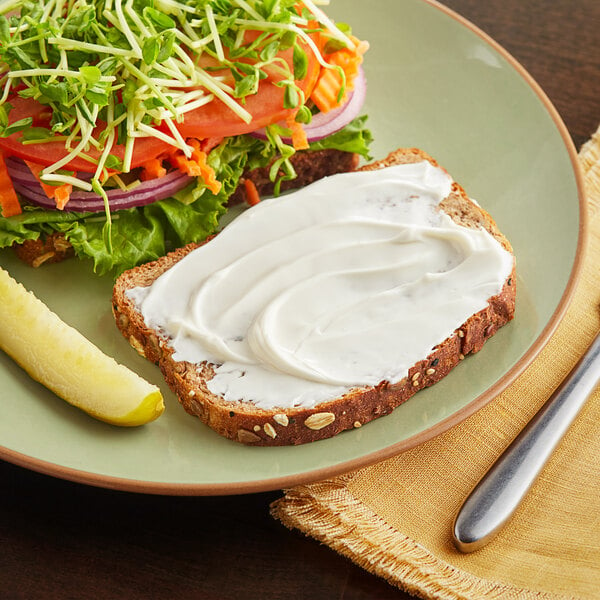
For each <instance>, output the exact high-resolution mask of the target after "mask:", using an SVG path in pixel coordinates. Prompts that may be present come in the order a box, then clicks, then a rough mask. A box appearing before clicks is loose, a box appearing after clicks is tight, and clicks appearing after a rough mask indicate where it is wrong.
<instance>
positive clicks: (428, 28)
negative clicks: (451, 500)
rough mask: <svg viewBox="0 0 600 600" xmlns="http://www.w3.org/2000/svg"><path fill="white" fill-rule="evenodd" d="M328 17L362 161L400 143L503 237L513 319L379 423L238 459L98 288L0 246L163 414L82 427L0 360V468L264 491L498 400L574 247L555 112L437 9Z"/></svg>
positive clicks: (106, 286) (480, 37)
mask: <svg viewBox="0 0 600 600" xmlns="http://www.w3.org/2000/svg"><path fill="white" fill-rule="evenodd" d="M374 7H376V9H375V8H374ZM330 14H331V15H332V16H334V17H335V18H337V19H338V20H344V21H348V22H350V23H352V24H353V25H354V30H355V33H356V34H357V35H358V36H359V37H361V38H363V39H367V40H369V41H370V43H371V50H370V51H369V53H368V54H367V57H366V61H365V63H366V64H365V71H366V74H367V79H368V95H367V98H368V99H367V103H366V106H365V112H366V113H368V114H369V115H370V126H371V129H372V131H373V133H374V135H375V139H376V142H375V144H374V147H373V152H374V155H375V157H376V158H382V157H384V156H385V155H386V154H387V153H388V152H389V151H390V150H393V149H395V148H397V147H400V146H418V147H420V148H422V149H424V150H425V151H427V152H428V153H429V154H431V155H433V156H434V157H435V158H436V159H438V161H439V162H440V163H441V164H442V165H443V166H445V167H446V168H447V169H448V170H449V171H450V172H451V173H452V174H453V176H454V177H455V179H456V180H457V181H458V182H460V183H461V184H462V185H463V186H464V187H465V188H466V189H467V192H468V193H469V194H470V195H471V196H472V197H473V198H475V199H477V200H478V201H479V202H480V203H481V204H482V205H483V206H484V207H485V208H486V209H487V210H488V211H489V212H490V213H491V214H492V215H493V216H494V218H495V219H496V221H497V223H498V225H499V226H500V228H501V230H502V231H503V232H504V234H505V235H506V236H507V237H508V238H509V239H510V240H511V242H512V244H513V246H514V250H515V253H516V256H517V264H518V305H517V306H518V308H517V316H516V318H515V320H514V321H513V322H512V323H511V324H509V325H508V326H506V327H505V328H503V329H502V330H501V331H500V332H499V333H498V334H497V335H496V336H494V337H493V338H492V339H491V340H490V341H489V342H488V343H487V344H486V347H485V348H484V349H483V351H482V352H480V353H478V354H476V355H474V356H471V357H469V358H468V359H467V360H465V361H464V362H463V363H462V364H461V365H460V366H459V367H457V368H456V369H455V370H454V371H453V372H452V373H451V374H450V375H449V376H448V377H446V378H445V379H444V380H443V381H441V382H440V383H438V384H437V385H435V386H433V387H432V388H429V389H428V390H425V391H422V392H419V393H418V394H417V395H416V396H415V397H413V398H412V399H411V400H410V401H408V402H407V403H406V404H404V405H403V406H401V407H399V408H398V409H396V410H395V411H394V413H392V414H391V415H389V416H386V417H384V418H381V419H378V420H376V421H374V422H372V423H370V424H368V425H366V426H364V427H362V428H361V429H357V430H354V431H348V432H345V433H343V434H341V435H339V436H337V437H335V438H333V439H329V440H324V441H321V442H316V443H312V444H306V445H303V446H297V447H284V448H252V447H245V446H242V445H240V444H237V443H235V442H232V441H229V440H226V439H224V438H221V437H219V436H218V435H217V434H215V433H213V432H212V431H211V430H210V429H208V428H207V427H205V426H204V425H203V424H202V423H201V422H200V421H199V420H197V419H195V418H194V417H191V416H188V415H187V414H186V413H185V412H184V411H183V409H182V408H181V407H180V406H179V404H178V402H177V400H176V398H175V397H174V396H173V394H171V393H170V392H169V390H168V389H167V387H166V386H165V385H164V383H163V380H162V376H161V374H160V372H159V370H158V368H156V367H155V366H154V365H152V364H150V363H149V362H147V361H145V360H144V359H142V358H140V357H138V356H137V354H136V353H135V352H134V351H133V350H132V349H131V348H130V346H129V345H128V343H127V341H126V340H125V339H124V338H123V337H122V336H121V334H120V333H119V332H118V330H117V328H116V326H115V325H114V322H113V317H112V314H111V305H110V297H111V287H112V280H111V279H110V278H99V277H97V276H95V275H93V274H92V273H91V270H90V268H89V266H88V265H87V264H84V263H80V262H79V261H75V260H71V261H66V262H65V263H62V264H58V265H50V266H45V267H42V268H40V269H38V270H34V269H31V268H29V267H25V266H23V265H22V264H19V263H18V262H17V261H16V260H15V259H14V257H13V255H12V253H11V252H9V251H5V252H3V253H0V264H1V265H2V266H3V267H5V268H6V269H8V270H9V271H10V272H11V273H12V275H13V276H14V277H15V278H16V279H18V280H20V281H21V282H22V283H23V284H24V285H25V286H26V287H28V288H29V289H31V290H33V291H34V292H35V293H36V295H38V297H39V298H41V299H42V300H44V301H45V302H46V303H47V304H48V305H49V306H50V307H51V308H52V309H53V310H54V311H55V312H56V313H58V314H59V315H60V316H61V317H62V318H63V319H64V320H65V321H66V322H68V323H70V324H71V325H73V326H75V327H76V328H78V329H79V330H80V331H81V332H82V333H84V334H85V335H86V336H88V337H89V338H90V339H91V340H92V341H93V342H95V343H96V344H97V345H98V346H99V347H100V348H102V349H103V350H104V351H105V352H107V353H108V354H110V355H112V356H114V357H115V358H116V359H117V360H119V361H120V362H123V363H125V364H126V365H128V366H129V367H131V368H132V369H134V370H135V371H137V372H138V373H139V374H140V375H142V376H143V377H145V378H147V379H149V380H150V381H153V382H155V383H157V384H158V385H160V386H161V387H162V389H163V392H164V395H165V401H166V411H165V413H164V415H163V416H162V417H161V418H160V419H158V420H157V421H155V422H153V423H151V424H149V425H146V426H144V427H140V428H137V429H121V428H117V427H113V426H110V425H106V424H104V423H100V422H97V421H95V420H93V419H92V418H90V417H88V416H87V415H86V414H84V413H82V412H80V411H79V410H77V409H75V408H72V407H71V406H69V405H68V404H66V403H65V402H63V401H62V400H60V399H59V398H57V397H56V396H54V395H53V394H52V393H50V392H48V391H47V390H46V389H45V388H43V387H42V386H40V385H38V384H37V383H35V382H34V381H32V380H31V379H29V378H28V377H27V376H26V375H25V374H24V372H23V371H22V370H21V369H20V368H19V367H18V366H17V365H15V364H14V363H13V362H12V361H11V360H10V359H9V358H8V357H7V356H5V355H2V356H0V390H2V391H1V396H2V401H1V408H2V418H1V419H0V457H2V458H4V459H6V460H8V461H11V462H14V463H16V464H20V465H22V466H25V467H28V468H31V469H34V470H37V471H41V472H44V473H48V474H52V475H55V476H58V477H63V478H66V479H71V480H75V481H80V482H85V483H89V484H93V485H99V486H105V487H110V488H118V489H125V490H134V491H142V492H151V493H165V494H199V495H200V494H230V493H231V494H233V493H244V492H251V491H260V490H268V489H277V488H281V487H285V486H289V485H293V484H297V483H300V482H307V481H311V480H316V479H319V478H324V477H327V476H332V475H334V474H338V473H341V472H344V471H348V470H351V469H354V468H357V467H359V466H363V465H366V464H369V463H372V462H375V461H377V460H381V459H383V458H386V457H388V456H391V455H393V454H395V453H398V452H401V451H403V450H406V449H408V448H410V447H413V446H415V445H417V444H419V443H422V442H423V441H425V440H427V439H430V438H432V437H433V436H435V435H438V434H439V433H441V432H442V431H445V430H446V429H448V428H449V427H451V426H452V425H454V424H456V423H458V422H460V421H461V420H463V419H465V418H466V417H467V416H468V415H470V414H472V413H473V412H474V411H475V410H477V409H479V408H481V407H482V406H484V405H485V404H486V403H487V402H488V401H489V400H491V399H492V398H493V397H494V396H495V395H496V394H497V393H499V392H500V391H501V390H502V389H504V388H505V387H506V386H507V385H508V384H509V383H510V382H511V381H512V380H513V379H514V378H515V377H516V376H517V375H518V374H519V373H520V372H521V371H522V370H523V369H524V368H525V367H526V366H527V365H528V364H529V363H530V362H531V361H532V360H533V358H534V357H535V356H536V354H537V353H538V352H539V351H540V349H541V348H542V347H543V345H544V344H545V343H546V341H547V339H548V337H549V336H550V334H551V333H552V331H553V330H554V328H555V327H556V325H557V324H558V322H559V320H560V318H561V316H562V315H563V313H564V311H565V309H566V305H567V303H568V301H569V299H570V297H571V294H572V290H573V287H574V282H575V279H576V278H577V274H578V271H579V262H580V261H579V258H580V255H581V248H582V245H583V238H584V237H585V236H584V234H585V227H584V222H583V219H584V211H583V209H582V207H583V200H582V197H583V194H582V184H581V178H580V175H579V173H578V171H577V166H576V153H575V150H574V148H573V146H572V143H571V141H570V138H569V136H568V134H567V132H566V129H565V127H564V125H563V123H562V122H561V120H560V118H559V117H558V115H557V113H556V111H555V110H554V108H553V107H552V106H551V104H550V102H549V101H548V99H547V98H546V97H545V95H544V94H543V92H542V91H541V90H540V89H539V87H538V86H537V85H536V84H535V82H534V81H533V80H532V79H531V77H530V76H529V75H527V73H525V71H524V70H523V68H522V67H520V66H519V65H518V64H517V63H516V62H515V61H514V59H512V58H511V57H510V56H509V55H508V54H507V53H506V52H505V51H504V50H503V49H502V48H500V47H499V46H498V45H497V44H496V43H495V42H493V41H492V40H490V39H489V38H488V37H487V36H486V35H485V34H483V33H482V32H480V31H478V30H477V29H476V28H475V27H473V26H472V25H471V24H469V23H467V22H465V21H464V20H462V19H461V18H460V17H458V16H457V15H456V14H454V13H451V12H450V11H448V10H447V9H445V8H443V7H441V6H440V5H437V4H434V3H431V2H429V1H426V0H403V1H402V2H397V1H394V0H385V1H384V0H380V1H379V2H377V3H367V2H364V0H344V1H343V2H342V1H341V0H338V1H337V2H334V3H333V6H332V7H331V10H330ZM39 343H40V344H43V343H44V340H40V341H39Z"/></svg>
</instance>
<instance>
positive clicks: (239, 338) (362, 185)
mask: <svg viewBox="0 0 600 600" xmlns="http://www.w3.org/2000/svg"><path fill="white" fill-rule="evenodd" d="M451 186H452V179H451V178H450V176H449V175H448V174H447V173H446V172H445V171H443V170H442V169H440V168H437V167H434V166H432V165H431V164H430V163H429V162H426V161H423V162H419V163H415V164H406V165H398V166H391V167H387V168H385V169H382V170H376V171H364V172H356V173H347V174H342V175H334V176H331V177H328V178H325V179H322V180H320V181H318V182H316V183H314V184H312V185H310V186H307V187H305V188H303V189H301V190H299V191H296V192H294V193H291V194H289V195H285V196H282V197H280V198H276V199H272V200H265V201H263V202H261V203H259V204H258V205H256V206H255V207H253V208H251V209H249V210H247V211H246V212H244V213H243V214H242V215H241V216H240V217H238V218H237V219H235V220H234V221H233V222H232V223H231V224H230V225H228V226H227V227H226V228H224V230H223V231H222V232H221V233H220V234H219V235H218V236H217V237H216V238H214V239H213V240H212V241H210V242H209V243H208V244H206V245H204V246H202V247H200V248H198V249H197V250H194V251H193V252H191V253H190V254H188V255H187V256H185V257H184V258H183V259H182V260H181V261H180V262H178V263H177V264H176V265H175V266H173V267H172V268H170V269H169V270H168V271H167V272H166V273H164V274H163V275H162V276H161V277H159V278H158V279H156V281H155V282H154V283H153V284H152V285H151V286H149V287H145V288H134V289H132V290H131V291H130V292H129V296H130V297H131V298H132V299H133V301H134V302H135V304H136V306H137V308H138V310H140V311H141V313H142V315H143V317H144V320H145V322H146V324H147V325H148V326H150V327H153V328H156V329H158V330H160V331H161V332H162V333H163V334H165V335H166V336H168V337H169V339H170V344H171V346H172V347H173V349H174V356H173V357H174V359H176V360H181V361H189V362H192V363H200V362H203V361H208V362H210V363H213V364H214V365H217V366H216V368H215V376H214V377H213V378H212V379H211V380H210V381H209V383H208V387H209V389H210V390H211V391H212V392H213V393H215V394H218V395H221V396H223V397H224V398H225V399H226V400H242V401H251V402H253V403H254V404H255V405H256V406H258V407H260V408H264V409H271V408H274V407H280V408H290V407H295V406H302V407H312V406H315V405H317V404H319V403H321V402H323V401H326V400H331V399H334V398H336V397H339V396H341V395H343V394H344V393H346V392H348V391H349V390H350V389H353V388H360V387H364V386H373V385H377V384H378V383H379V382H381V381H383V380H386V381H389V382H392V383H393V382H396V381H399V380H400V379H402V378H403V377H405V376H406V375H407V373H408V369H409V368H410V367H411V366H412V365H414V364H415V363H416V362H417V361H419V360H421V359H423V358H425V357H426V356H427V355H428V354H430V353H431V351H432V349H433V348H434V347H435V346H436V345H438V344H439V343H441V342H442V341H444V340H445V339H446V338H447V337H449V336H450V335H452V333H453V332H454V331H455V329H456V328H458V327H460V325H462V324H463V323H464V322H465V321H466V320H467V319H468V318H469V317H470V316H471V315H472V314H474V313H476V312H478V311H479V310H482V309H483V308H485V307H486V305H487V301H488V299H489V298H490V297H491V296H494V295H496V294H498V293H499V292H500V291H501V289H502V286H503V284H504V281H505V280H506V279H507V278H508V277H509V275H510V273H511V271H512V266H513V257H512V255H511V254H510V253H509V252H507V251H506V250H505V249H504V248H502V246H501V245H500V244H499V243H498V241H497V240H495V239H494V238H493V237H492V236H491V235H490V234H489V233H488V232H487V231H485V230H483V229H471V228H467V227H462V226H460V225H458V224H457V223H455V222H454V221H453V220H452V219H451V218H450V217H449V216H448V215H447V214H446V213H444V212H443V211H441V210H439V209H438V208H437V207H438V205H439V203H440V202H441V201H442V200H443V199H444V198H445V197H446V196H448V194H449V193H450V191H451Z"/></svg>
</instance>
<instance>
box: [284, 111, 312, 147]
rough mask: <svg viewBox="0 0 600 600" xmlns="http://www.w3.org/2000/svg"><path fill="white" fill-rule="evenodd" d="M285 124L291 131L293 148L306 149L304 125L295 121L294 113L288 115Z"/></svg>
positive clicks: (306, 140)
mask: <svg viewBox="0 0 600 600" xmlns="http://www.w3.org/2000/svg"><path fill="white" fill-rule="evenodd" d="M285 124H286V126H287V127H288V129H290V130H291V132H292V146H294V150H306V149H307V148H308V139H307V137H306V132H305V131H304V127H302V124H301V123H298V122H297V121H296V113H294V114H292V115H290V116H289V117H288V118H287V119H286V121H285Z"/></svg>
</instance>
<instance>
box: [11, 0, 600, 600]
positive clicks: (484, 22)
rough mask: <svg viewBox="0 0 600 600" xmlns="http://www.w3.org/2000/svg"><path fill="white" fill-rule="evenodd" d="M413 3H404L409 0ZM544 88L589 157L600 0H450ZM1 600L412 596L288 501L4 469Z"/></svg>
mask: <svg viewBox="0 0 600 600" xmlns="http://www.w3.org/2000/svg"><path fill="white" fill-rule="evenodd" d="M400 1H401V0H400ZM446 5H447V6H449V7H450V8H452V9H453V10H455V11H457V12H458V13H460V14H462V15H463V16H465V17H466V18H468V19H469V20H471V21H472V22H473V23H475V24H476V25H478V26H479V27H480V28H481V29H483V30H484V31H485V32H486V33H488V34H489V35H491V36H492V37H493V38H494V39H495V40H496V41H497V42H499V43H500V44H501V45H503V46H504V47H505V48H506V49H507V50H508V51H509V52H510V53H511V54H512V55H513V56H514V57H515V58H516V59H517V60H518V61H519V62H520V63H521V64H522V65H523V66H524V67H525V68H526V69H527V70H528V71H529V72H530V73H531V75H532V76H533V77H534V78H535V79H536V80H537V81H538V83H539V84H540V85H541V86H542V88H543V89H544V90H545V92H546V93H547V95H548V96H549V98H550V100H551V101H552V102H553V103H554V105H555V106H556V108H557V109H558V111H559V113H560V115H561V116H562V118H563V120H564V121H565V124H566V125H567V127H568V129H569V132H570V133H571V135H572V137H573V140H574V142H575V145H576V146H577V147H579V146H580V145H581V144H582V143H583V142H584V141H585V140H587V139H588V138H589V137H590V135H591V134H592V133H593V132H594V131H595V129H596V127H597V126H598V124H599V123H600V43H599V42H600V33H599V32H600V2H598V0H578V1H577V2H573V0H552V2H548V1H547V0H528V2H522V0H485V1H484V2H482V1H481V0H448V1H447V2H446ZM0 482H1V484H0V486H1V488H0V489H1V490H2V493H1V494H0V545H1V550H0V596H1V597H2V598H7V599H14V600H18V599H30V598H39V599H49V600H52V599H60V600H69V599H81V598H97V599H99V600H102V599H104V598H111V599H113V598H114V599H119V598H127V599H128V600H137V599H140V600H142V599H154V598H169V599H172V600H177V599H179V598H181V599H184V598H185V599H186V600H187V599H192V600H193V599H196V598H202V599H208V600H212V599H219V600H229V599H234V598H235V599H237V598H249V599H254V598H256V599H262V600H270V599H279V598H286V599H289V600H294V599H297V598H298V599H300V598H302V599H304V598H317V599H321V598H323V599H343V600H367V599H377V600H387V599H396V600H398V599H403V598H409V596H408V595H407V594H405V593H403V592H400V591H399V590H397V589H395V588H393V587H391V586H389V585H388V584H387V583H385V582H384V581H382V580H380V579H377V578H376V577H373V576H371V575H369V574H368V573H366V572H364V571H363V570H361V569H359V568H358V567H356V566H354V565H353V564H352V563H350V562H349V561H347V560H346V559H344V558H341V557H340V556H338V555H337V554H335V553H334V552H333V551H331V550H329V549H328V548H326V547H324V546H321V545H319V544H318V543H316V542H314V541H313V540H310V539H308V538H305V537H303V536H302V535H301V534H299V533H297V532H291V531H288V530H286V529H285V528H284V527H283V526H281V525H280V524H279V523H277V522H275V521H274V520H273V519H272V518H271V517H270V516H269V514H268V506H269V503H270V502H271V501H272V500H274V499H275V498H277V497H279V495H280V493H279V492H272V493H263V494H255V495H248V496H231V497H209V498H190V497H181V498H180V497H160V496H150V495H142V494H130V493H125V492H117V491H111V490H104V489H97V488H93V487H86V486H83V485H79V484H74V483H70V482H67V481H62V480H58V479H53V478H51V477H47V476H45V475H40V474H37V473H33V472H30V471H27V470H25V469H22V468H19V467H16V466H13V465H10V464H8V463H1V462H0Z"/></svg>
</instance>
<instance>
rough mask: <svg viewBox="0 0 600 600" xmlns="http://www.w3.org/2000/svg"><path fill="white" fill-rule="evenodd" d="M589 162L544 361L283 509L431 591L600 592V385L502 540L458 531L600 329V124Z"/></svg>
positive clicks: (292, 498)
mask: <svg viewBox="0 0 600 600" xmlns="http://www.w3.org/2000/svg"><path fill="white" fill-rule="evenodd" d="M579 160H580V164H581V166H582V170H583V174H584V178H585V184H586V190H587V196H588V202H589V209H590V210H589V212H590V236H589V240H588V247H587V249H586V253H585V258H584V263H583V270H582V274H581V278H580V280H579V283H578V285H577V289H576V292H575V296H574V298H573V301H572V303H571V305H570V306H569V310H568V312H567V315H566V317H565V318H564V320H563V321H562V322H561V324H560V326H559V328H558V329H557V331H556V332H555V334H554V335H553V336H552V338H551V339H550V341H549V343H548V344H547V346H546V347H545V348H544V350H543V351H542V353H541V354H540V355H539V357H538V358H537V359H536V360H535V361H534V363H533V364H532V365H531V366H530V367H529V368H528V369H527V370H526V371H525V372H524V373H523V374H522V375H521V376H520V377H519V378H518V379H517V380H516V381H515V382H514V383H513V384H512V385H511V386H510V387H509V388H508V389H507V390H505V391H504V392H503V393H502V394H501V395H499V396H498V397H497V398H496V399H494V401H493V402H491V403H490V404H488V405H487V406H486V407H485V408H483V409H482V410H480V411H479V412H477V413H476V414H474V415H472V416H471V417H470V418H469V419H467V420H466V421H464V422H463V423H461V424H460V425H457V426H456V427H454V428H452V429H451V430H449V431H447V432H446V433H444V434H442V435H440V436H438V437H436V438H434V439H433V440H431V441H429V442H426V443H425V444H423V445H421V446H419V447H417V448H414V449H412V450H409V451H407V452H405V453H403V454H401V455H398V456H396V457H394V458H391V459H388V460H386V461H384V462H381V463H379V464H375V465H372V466H370V467H367V468H364V469H361V470H359V471H357V472H354V473H351V474H349V475H344V476H341V477H337V478H335V479H332V480H328V481H322V482H319V483H314V484H310V485H304V486H299V487H297V488H294V489H291V490H287V491H286V492H285V496H284V497H283V498H281V499H280V500H278V501H276V502H275V503H274V504H273V505H272V513H273V515H274V516H275V517H276V518H278V519H280V520H281V521H282V522H283V523H284V524H285V525H287V526H288V527H291V528H297V529H300V530H301V531H303V532H305V533H306V534H307V535H310V536H312V537H314V538H316V539H317V540H319V541H321V542H323V543H325V544H327V545H328V546H330V547H331V548H333V549H334V550H336V551H337V552H339V553H340V554H343V555H345V556H347V557H349V558H350V559H351V560H353V561H354V562H355V563H357V564H358V565H360V566H361V567H364V568H365V569H367V570H368V571H370V572H372V573H374V574H376V575H379V576H381V577H384V578H385V579H387V580H388V581H389V582H390V583H391V584H393V585H396V586H398V587H399V588H401V589H403V590H406V591H408V592H410V593H411V594H414V595H417V596H420V597H423V598H443V599H446V598H447V599H450V598H451V599H457V598H464V599H468V598H473V599H478V600H481V599H482V598H525V599H527V598H536V599H537V600H541V599H556V598H600V390H596V392H595V394H594V395H593V397H592V398H591V399H590V400H589V401H588V403H587V404H586V406H585V407H584V409H583V411H582V413H581V414H580V415H579V417H578V418H577V420H576V422H575V423H574V425H573V426H572V427H571V429H570V430H569V432H568V433H567V436H566V437H565V439H564V440H563V441H562V443H561V445H560V446H559V448H558V449H557V450H556V451H555V453H554V454H553V456H552V457H551V459H550V462H549V463H548V465H546V468H545V469H544V471H543V473H542V474H541V476H540V478H539V479H538V481H537V482H536V483H535V484H534V487H533V488H532V489H531V490H530V493H529V494H528V496H527V497H526V499H525V501H524V502H523V504H522V505H521V506H520V507H519V509H518V511H517V513H516V514H515V515H514V517H513V519H512V520H511V521H510V523H509V524H508V525H507V526H506V527H505V528H504V530H503V531H502V532H501V533H500V534H499V535H498V537H497V538H496V539H495V540H493V541H492V542H491V543H490V544H488V545H487V546H485V547H484V548H482V549H480V550H479V551H477V552H474V553H472V554H461V553H460V552H458V551H457V550H456V549H455V548H454V546H453V543H452V538H451V527H452V522H453V518H454V515H455V513H456V511H457V510H458V508H459V507H460V505H461V503H462V501H463V500H464V498H465V497H466V495H467V494H468V492H469V491H470V490H471V488H472V487H473V485H475V483H476V482H477V481H478V480H479V478H480V477H481V476H482V475H483V473H484V472H485V471H486V470H487V468H488V467H489V466H490V465H491V464H492V463H493V461H494V460H495V459H496V457H497V456H498V455H499V454H500V453H501V452H502V450H503V449H504V448H505V447H506V446H507V445H508V443H509V442H510V441H511V440H512V439H513V438H514V437H515V436H516V435H517V433H518V432H519V431H520V430H521V429H522V428H523V427H524V426H525V424H526V423H527V421H528V420H529V419H530V418H531V417H532V416H533V415H534V414H535V412H536V411H537V410H538V408H539V407H540V406H541V405H542V404H543V403H544V402H545V401H546V399H547V398H548V396H549V395H550V394H551V393H552V391H553V390H554V389H555V388H556V386H558V384H559V383H560V382H561V381H562V379H563V378H564V377H565V376H566V375H567V374H568V372H569V371H570V370H571V368H572V367H573V366H574V364H575V363H576V362H577V360H578V358H579V357H580V356H581V355H582V354H583V352H584V351H585V349H586V348H587V346H588V345H589V344H590V342H591V341H592V339H593V337H594V335H595V333H596V332H597V331H598V330H599V329H600V312H599V305H600V268H599V267H598V265H600V210H599V209H600V129H599V130H598V131H597V132H596V134H595V135H594V137H593V138H592V139H591V140H590V141H589V142H587V143H586V144H585V145H584V147H583V148H582V149H581V152H580V154H579ZM524 399H526V401H524Z"/></svg>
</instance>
